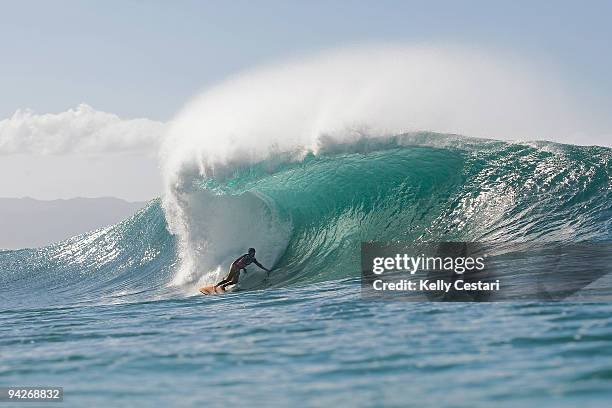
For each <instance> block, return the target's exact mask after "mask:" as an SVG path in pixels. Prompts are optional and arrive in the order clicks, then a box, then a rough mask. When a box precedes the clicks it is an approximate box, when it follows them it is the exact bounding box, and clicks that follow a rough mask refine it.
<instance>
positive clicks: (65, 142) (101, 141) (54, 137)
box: [0, 104, 166, 155]
mask: <svg viewBox="0 0 612 408" xmlns="http://www.w3.org/2000/svg"><path fill="white" fill-rule="evenodd" d="M165 128H166V124H165V123H162V122H157V121H154V120H150V119H122V118H120V117H119V116H117V115H115V114H112V113H107V112H101V111H97V110H95V109H94V108H92V107H91V106H89V105H86V104H80V105H79V106H77V107H76V108H74V109H69V110H67V111H65V112H61V113H47V114H37V113H35V112H33V111H31V110H29V109H25V110H18V111H17V112H15V114H14V115H13V116H12V117H11V118H9V119H4V120H1V121H0V155H7V154H20V153H23V154H42V155H58V154H70V153H87V154H102V153H142V154H156V153H157V149H158V146H159V143H160V141H161V138H162V136H163V134H164V132H165Z"/></svg>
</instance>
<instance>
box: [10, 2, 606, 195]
mask: <svg viewBox="0 0 612 408" xmlns="http://www.w3.org/2000/svg"><path fill="white" fill-rule="evenodd" d="M0 6H1V8H0V94H1V95H2V97H1V98H0V173H2V174H11V177H4V178H2V179H0V196H4V197H20V196H32V197H35V198H44V199H53V198H69V197H74V196H85V197H96V196H117V197H122V198H127V199H130V200H144V199H148V198H151V197H155V196H158V195H159V194H160V191H161V181H160V173H159V168H158V165H159V163H158V161H157V158H156V157H155V153H154V151H155V146H156V143H158V142H159V140H161V138H162V135H163V134H164V132H165V126H166V124H165V123H166V122H167V121H169V120H170V119H172V118H173V117H174V115H175V113H176V112H177V111H179V110H180V109H181V108H182V107H183V106H184V105H185V104H186V103H187V102H188V101H190V100H191V99H192V98H193V97H194V96H195V95H197V94H199V93H200V92H201V91H202V90H203V89H205V88H206V87H208V86H211V85H212V84H216V83H218V82H219V81H222V80H223V79H225V78H227V77H229V76H231V75H233V74H235V73H237V72H240V71H245V70H246V71H248V70H250V69H252V68H253V67H256V66H259V65H261V64H268V63H270V62H275V61H283V60H285V59H287V58H292V57H296V56H301V55H308V54H316V53H317V52H320V51H324V50H329V49H336V48H344V47H348V46H360V45H364V44H365V45H370V46H372V44H374V47H376V46H377V45H379V44H380V45H386V44H392V45H403V44H405V45H414V44H418V45H434V46H439V45H441V46H443V47H445V46H459V47H473V48H474V49H482V50H485V51H486V52H487V53H493V54H499V55H503V56H505V57H507V56H510V57H511V58H516V59H517V60H519V61H522V62H525V61H527V62H533V63H534V64H535V65H536V66H537V67H538V70H539V71H542V67H544V72H545V73H546V74H547V75H548V73H549V72H550V76H551V77H554V78H555V79H559V80H560V81H561V82H562V83H563V85H567V86H569V88H571V91H572V98H573V99H572V100H573V101H577V102H578V104H579V106H580V108H584V110H585V111H586V112H587V113H588V114H589V115H591V114H592V115H591V116H592V118H593V119H587V122H589V123H593V124H594V126H593V128H594V129H595V133H596V134H597V135H599V136H597V137H598V139H596V140H595V142H593V143H596V144H603V145H609V142H608V139H609V136H607V135H609V134H610V127H611V126H612V125H611V124H610V122H611V120H610V115H609V114H608V112H610V111H612V78H611V77H610V72H612V52H610V51H611V48H612V47H611V42H612V25H611V24H610V22H609V20H610V17H611V16H612V1H596V0H590V1H588V2H578V1H573V2H569V1H552V0H551V1H524V0H519V1H505V2H502V1H476V0H472V1H470V0H465V1H407V0H406V1H374V0H371V1H316V0H315V1H299V2H297V1H264V0H261V1H216V2H213V1H126V0H123V1H67V0H54V1H28V0H25V1H15V0H12V1H3V0H0ZM548 68H550V70H548ZM558 99H561V98H558ZM82 103H84V104H86V105H80V104H82ZM536 103H537V102H536ZM545 105H546V103H541V104H539V105H538V106H537V107H536V108H535V109H531V113H533V115H534V116H540V119H541V118H543V116H542V115H540V113H541V112H540V109H539V108H540V107H542V108H543V109H542V111H544V110H545V109H544V108H545ZM24 108H27V109H31V110H33V111H34V112H35V113H31V114H30V113H25V114H20V115H15V116H13V114H14V113H15V112H16V110H17V109H24ZM48 113H52V114H54V115H46V114H48ZM115 114H116V115H119V117H116V116H114V115H115ZM470 114H471V112H470ZM564 116H565V115H557V116H555V119H556V118H557V117H564ZM8 118H11V119H10V120H9V119H8ZM132 118H144V119H142V120H136V121H133V120H131V119H132ZM555 119H553V120H549V119H547V118H544V119H541V120H544V121H545V122H546V121H549V122H554V121H556V120H555ZM475 120H476V121H478V119H475ZM519 121H520V120H519ZM519 121H516V122H519ZM560 126H562V125H560ZM490 133H491V134H492V135H496V132H490ZM487 134H489V133H487ZM552 136H554V135H550V134H544V135H543V137H552ZM580 141H582V142H584V143H585V144H589V143H591V142H592V140H590V139H588V138H586V139H584V140H579V142H580ZM139 146H140V147H139ZM142 146H144V148H142V149H141V150H138V148H141V147H142ZM117 149H118V150H122V149H123V151H122V152H119V153H117V152H116V151H115V150H117ZM134 149H136V150H134ZM75 169H77V170H78V171H75Z"/></svg>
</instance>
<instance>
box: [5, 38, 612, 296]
mask: <svg viewBox="0 0 612 408" xmlns="http://www.w3.org/2000/svg"><path fill="white" fill-rule="evenodd" d="M550 77H551V75H545V76H537V75H533V73H532V72H530V71H529V70H525V68H524V67H523V66H521V65H520V64H517V63H516V61H512V60H510V59H505V60H503V59H500V58H491V57H490V56H487V55H484V54H482V53H477V52H473V50H472V51H470V52H464V51H461V50H441V49H431V48H397V47H386V48H385V47H382V48H381V47H377V48H371V49H365V50H364V49H361V50H348V51H343V52H336V53H326V54H323V55H320V56H318V57H316V58H314V59H305V60H295V61H293V62H290V63H286V64H279V65H275V66H270V67H264V68H262V69H259V70H256V71H254V72H251V73H246V74H242V75H238V76H236V77H233V78H230V79H228V80H227V81H225V82H223V83H221V84H219V85H218V86H216V87H213V88H211V89H209V90H208V91H207V92H205V93H204V94H202V95H201V96H199V97H198V98H196V99H195V100H194V101H193V102H191V103H190V104H188V105H187V106H186V107H185V109H184V110H183V111H182V112H181V113H180V114H179V115H178V116H177V117H176V118H175V119H174V120H173V121H172V123H171V124H170V126H169V133H168V135H167V137H166V139H165V142H164V145H163V147H162V149H161V169H162V176H163V179H164V191H163V194H162V197H161V199H158V200H154V201H152V202H151V203H150V204H149V205H148V206H147V207H146V208H145V209H143V210H142V211H141V212H139V213H138V214H136V215H135V216H134V217H132V218H130V219H128V220H126V221H124V222H122V223H119V224H117V225H115V226H112V227H109V228H106V229H102V230H99V231H95V232H93V233H89V234H84V235H82V236H79V237H74V238H72V239H69V240H67V241H64V242H61V243H58V244H55V245H52V246H49V247H46V248H41V249H30V250H21V251H7V252H2V253H0V270H1V271H2V273H1V274H0V284H1V285H2V287H6V288H8V290H7V291H2V292H1V293H0V296H2V297H4V298H5V299H2V300H3V301H5V300H6V304H9V305H11V304H19V305H28V304H30V303H32V301H33V299H34V296H35V297H36V301H35V302H34V304H39V303H40V302H43V303H56V304H66V303H70V302H80V301H97V300H100V301H104V302H106V301H117V302H120V301H132V300H138V299H151V298H162V297H173V296H183V295H185V294H193V293H197V288H198V286H200V285H203V284H206V283H212V282H214V281H216V280H218V279H219V278H220V277H221V276H222V275H223V274H224V273H226V271H227V268H228V265H229V263H230V262H231V261H232V260H233V259H234V258H235V257H237V256H238V255H240V254H242V253H244V251H245V250H246V249H247V248H248V247H251V246H254V247H256V248H257V250H258V259H259V260H260V261H261V262H262V263H264V265H267V266H274V267H275V271H274V273H273V274H272V276H271V278H270V279H269V280H268V281H263V280H262V278H263V276H262V274H260V273H258V272H256V271H255V270H253V271H252V272H249V273H248V274H247V276H246V277H245V278H244V279H241V284H240V285H241V287H242V288H243V289H252V288H262V287H266V286H278V285H291V284H296V283H303V282H315V281H322V280H334V279H339V278H343V277H349V276H355V275H356V274H358V273H359V262H358V260H359V243H360V242H361V241H369V240H379V241H392V240H405V241H413V240H417V241H419V240H421V241H426V240H487V241H505V242H508V241H510V242H515V241H535V240H540V241H542V240H545V241H558V242H578V241H589V240H590V241H593V240H594V241H609V240H610V236H611V235H610V229H611V225H610V222H611V221H610V219H611V218H612V217H611V215H612V214H611V202H612V200H611V197H610V194H611V192H610V158H611V150H610V149H608V148H604V147H579V146H573V145H567V144H556V143H552V142H531V143H527V142H525V143H518V142H515V143H510V142H501V141H493V140H487V139H472V138H468V137H462V136H455V135H450V134H448V133H449V132H452V133H460V134H465V135H470V136H478V137H491V136H493V137H502V138H513V139H522V140H524V139H539V138H540V136H541V135H547V138H555V139H556V140H568V137H570V136H571V135H575V134H576V132H578V131H581V130H583V128H582V127H583V126H584V125H585V122H584V121H583V120H581V119H580V117H581V114H580V112H579V108H578V107H577V106H576V105H575V104H572V103H571V100H570V99H568V98H567V95H566V93H565V91H563V90H562V88H561V87H559V86H558V84H557V83H555V81H554V80H551V79H550ZM420 129H429V130H434V131H437V132H439V133H431V132H419V130H420ZM573 140H575V139H573ZM33 294H35V295H33Z"/></svg>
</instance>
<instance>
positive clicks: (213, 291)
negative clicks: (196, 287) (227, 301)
mask: <svg viewBox="0 0 612 408" xmlns="http://www.w3.org/2000/svg"><path fill="white" fill-rule="evenodd" d="M234 286H236V285H231V286H228V287H227V288H228V289H227V290H223V289H221V288H216V287H215V286H214V285H210V286H204V287H203V288H200V293H202V294H203V295H221V294H223V293H227V292H231V291H232V289H234Z"/></svg>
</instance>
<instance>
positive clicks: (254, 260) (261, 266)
mask: <svg viewBox="0 0 612 408" xmlns="http://www.w3.org/2000/svg"><path fill="white" fill-rule="evenodd" d="M253 263H254V264H255V265H257V266H259V267H260V268H261V269H263V270H264V271H266V272H271V271H270V270H269V269H268V268H266V267H265V266H263V265H262V264H260V263H259V262H257V260H256V259H253Z"/></svg>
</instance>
